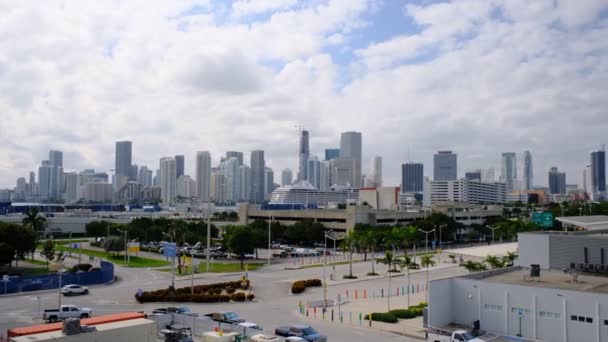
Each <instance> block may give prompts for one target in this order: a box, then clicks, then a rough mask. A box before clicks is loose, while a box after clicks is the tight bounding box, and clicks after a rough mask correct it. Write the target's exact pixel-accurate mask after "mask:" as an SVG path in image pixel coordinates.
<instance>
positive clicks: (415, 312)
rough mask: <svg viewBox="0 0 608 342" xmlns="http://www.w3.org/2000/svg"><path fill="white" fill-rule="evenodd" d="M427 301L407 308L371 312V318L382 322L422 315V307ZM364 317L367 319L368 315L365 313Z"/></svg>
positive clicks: (425, 305) (424, 306)
mask: <svg viewBox="0 0 608 342" xmlns="http://www.w3.org/2000/svg"><path fill="white" fill-rule="evenodd" d="M426 307H427V303H425V302H422V303H420V304H418V305H414V306H410V308H409V309H396V310H391V311H389V312H373V313H372V314H371V320H372V321H376V322H384V323H397V322H399V319H412V318H416V317H420V316H422V315H423V312H424V308H426ZM365 319H366V320H369V319H370V315H365Z"/></svg>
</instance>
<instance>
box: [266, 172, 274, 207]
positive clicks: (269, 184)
mask: <svg viewBox="0 0 608 342" xmlns="http://www.w3.org/2000/svg"><path fill="white" fill-rule="evenodd" d="M273 191H274V171H272V169H271V168H269V167H266V168H264V200H266V201H268V200H270V195H271V194H272V192H273Z"/></svg>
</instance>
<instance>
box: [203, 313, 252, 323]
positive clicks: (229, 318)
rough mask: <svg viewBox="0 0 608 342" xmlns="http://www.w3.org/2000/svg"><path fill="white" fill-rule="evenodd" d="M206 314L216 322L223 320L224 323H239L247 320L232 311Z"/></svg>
mask: <svg viewBox="0 0 608 342" xmlns="http://www.w3.org/2000/svg"><path fill="white" fill-rule="evenodd" d="M205 316H207V317H210V318H211V319H212V320H214V321H216V322H222V323H230V324H238V323H242V322H245V320H244V319H242V318H241V317H239V315H237V314H236V313H234V312H231V311H226V312H214V313H210V314H206V315H205Z"/></svg>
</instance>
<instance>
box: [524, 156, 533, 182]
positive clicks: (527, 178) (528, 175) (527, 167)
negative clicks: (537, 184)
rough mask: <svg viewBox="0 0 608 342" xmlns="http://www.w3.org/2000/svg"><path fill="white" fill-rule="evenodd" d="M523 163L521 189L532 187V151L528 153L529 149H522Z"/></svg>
mask: <svg viewBox="0 0 608 342" xmlns="http://www.w3.org/2000/svg"><path fill="white" fill-rule="evenodd" d="M523 163H524V170H523V172H524V174H523V178H524V179H523V181H524V182H523V190H532V188H533V187H534V172H533V166H532V153H530V151H524V156H523Z"/></svg>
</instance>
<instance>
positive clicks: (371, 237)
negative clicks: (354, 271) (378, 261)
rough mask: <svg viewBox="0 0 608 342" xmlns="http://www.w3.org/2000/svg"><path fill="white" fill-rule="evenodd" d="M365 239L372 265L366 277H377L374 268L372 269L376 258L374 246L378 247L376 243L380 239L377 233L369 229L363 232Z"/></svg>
mask: <svg viewBox="0 0 608 342" xmlns="http://www.w3.org/2000/svg"><path fill="white" fill-rule="evenodd" d="M364 235H365V239H367V240H368V241H369V244H368V247H369V249H370V254H371V255H372V256H371V261H372V262H371V264H372V271H371V272H370V273H368V274H367V275H372V276H374V275H378V273H376V270H375V267H374V261H375V260H374V259H375V257H376V246H377V245H378V241H379V239H380V236H379V233H378V231H376V230H373V229H370V230H368V231H366V232H365V234H364Z"/></svg>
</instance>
